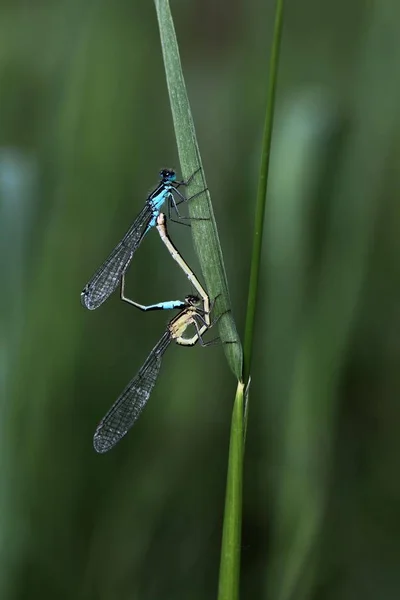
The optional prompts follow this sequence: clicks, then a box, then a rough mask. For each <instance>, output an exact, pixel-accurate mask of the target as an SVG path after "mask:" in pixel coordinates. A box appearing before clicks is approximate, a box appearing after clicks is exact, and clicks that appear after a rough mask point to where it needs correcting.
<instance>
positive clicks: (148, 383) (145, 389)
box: [93, 330, 172, 453]
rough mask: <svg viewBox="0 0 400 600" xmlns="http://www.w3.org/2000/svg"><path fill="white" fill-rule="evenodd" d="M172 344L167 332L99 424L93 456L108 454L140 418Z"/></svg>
mask: <svg viewBox="0 0 400 600" xmlns="http://www.w3.org/2000/svg"><path fill="white" fill-rule="evenodd" d="M171 341H172V337H171V334H170V332H169V330H167V331H166V332H165V333H164V335H163V337H162V338H161V339H160V341H159V342H158V343H157V344H156V346H154V348H153V350H152V351H151V352H150V354H149V356H148V358H147V359H146V361H145V363H144V364H143V366H142V367H141V369H140V371H139V372H138V373H137V375H136V376H135V377H134V378H133V379H132V381H130V383H128V385H127V386H126V388H125V389H124V391H123V392H122V394H121V395H120V397H119V398H118V400H116V401H115V402H114V404H113V405H112V407H111V408H110V410H109V411H108V413H107V414H106V415H105V417H104V418H103V419H102V420H101V421H100V423H99V424H98V426H97V429H96V431H95V434H94V437H93V446H94V449H95V450H96V452H100V453H104V452H107V451H108V450H111V448H113V446H115V444H117V443H118V442H119V441H120V439H121V438H123V437H124V435H125V434H126V433H127V432H128V431H129V429H130V428H131V427H132V425H133V424H134V423H135V421H136V419H137V418H138V417H139V416H140V414H141V412H142V410H143V409H144V407H145V406H146V404H147V401H148V399H149V397H150V394H151V392H152V391H153V388H154V385H155V383H156V381H157V377H158V373H159V371H160V367H161V360H162V356H163V354H164V352H165V350H166V349H167V348H168V346H169V344H170V343H171Z"/></svg>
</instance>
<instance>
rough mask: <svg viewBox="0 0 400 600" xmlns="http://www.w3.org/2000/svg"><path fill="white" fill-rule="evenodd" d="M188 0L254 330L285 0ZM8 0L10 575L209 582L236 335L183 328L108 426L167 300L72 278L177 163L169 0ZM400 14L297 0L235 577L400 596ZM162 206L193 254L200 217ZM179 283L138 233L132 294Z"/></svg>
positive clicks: (219, 181) (235, 303)
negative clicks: (132, 405)
mask: <svg viewBox="0 0 400 600" xmlns="http://www.w3.org/2000/svg"><path fill="white" fill-rule="evenodd" d="M321 7H323V10H321ZM172 9H173V12H174V22H175V26H176V30H177V35H178V39H179V46H180V52H181V56H182V61H183V65H184V72H185V80H186V85H187V89H188V96H189V98H190V103H191V110H192V112H193V118H194V121H195V123H196V136H197V138H198V140H199V145H200V147H201V150H202V158H203V160H204V169H205V172H206V173H207V184H208V186H209V188H210V190H211V192H212V198H213V210H214V212H215V217H216V220H217V222H218V233H219V236H220V239H221V245H222V248H223V250H224V263H225V269H226V273H227V276H228V280H229V291H230V298H231V302H232V309H233V313H234V315H235V318H236V322H237V323H238V329H239V331H241V330H242V328H243V329H244V327H245V323H244V315H245V312H246V293H247V281H248V277H249V272H248V271H249V264H250V259H251V245H252V233H253V223H254V202H253V198H254V197H255V196H256V194H257V189H256V187H257V175H258V173H257V168H258V161H259V152H260V150H259V149H260V146H261V143H262V129H263V122H262V121H263V112H264V110H265V109H264V106H265V87H266V85H265V82H266V77H267V75H268V74H266V73H265V69H266V61H267V60H268V57H269V55H270V47H271V40H272V28H273V22H274V3H265V2H258V3H253V4H252V5H251V6H250V5H248V4H246V8H245V10H243V7H242V6H241V5H240V4H238V3H230V4H229V6H228V5H227V4H226V3H218V2H217V3H215V2H214V3H196V2H191V3H188V2H180V3H179V2H176V3H174V4H173V5H172ZM0 16H1V18H0V52H1V56H2V60H1V61H0V80H1V86H0V118H1V123H2V126H1V128H0V245H1V252H0V257H1V258H0V281H1V300H0V302H1V307H2V310H1V314H0V318H1V323H0V327H1V329H0V384H1V394H0V428H1V431H0V445H1V448H0V464H1V469H0V474H1V475H0V514H1V515H2V519H1V526H0V540H1V545H0V557H1V569H0V598H4V599H6V600H22V599H25V598H28V597H29V598H30V599H33V600H35V599H36V598H40V599H41V600H47V599H50V598H51V599H52V600H53V599H54V598H60V599H65V600H67V599H68V600H69V599H72V598H85V600H86V599H92V598H93V599H98V598H101V599H102V600H111V599H112V600H115V598H140V600H153V599H155V598H157V599H158V598H166V599H167V600H174V599H175V598H176V599H182V598H185V599H187V600H204V599H205V598H215V596H216V590H217V587H218V564H219V559H220V548H221V533H222V532H221V529H222V526H221V523H222V511H223V506H224V495H225V491H226V489H225V484H226V470H227V465H226V462H227V454H228V446H229V421H230V416H231V410H232V396H233V393H234V390H233V388H232V384H233V379H232V374H231V372H230V370H229V369H228V368H226V360H225V357H224V355H223V352H222V351H221V348H220V347H219V348H218V347H215V348H207V349H202V348H200V347H196V348H193V349H191V350H188V349H183V348H179V347H173V348H171V351H170V352H169V355H168V356H166V358H165V362H164V363H163V367H162V370H161V373H160V379H159V381H158V383H157V385H156V387H155V390H154V393H153V395H152V398H151V402H149V404H148V406H147V407H146V410H145V411H144V414H143V415H142V416H141V418H140V421H139V422H138V424H137V425H136V426H135V428H134V430H133V431H132V432H131V433H130V434H129V435H128V436H126V438H125V439H124V440H123V441H122V442H121V444H120V445H119V446H118V447H117V448H116V449H115V451H114V452H112V453H110V454H109V455H105V456H101V457H99V456H97V455H96V454H95V453H94V451H93V448H92V435H93V432H94V429H95V426H96V423H97V421H98V420H99V419H100V418H101V416H102V415H103V414H104V413H105V411H106V410H107V409H108V408H109V406H110V404H111V403H112V402H113V400H114V399H115V398H116V397H117V396H118V394H119V393H120V392H121V390H122V389H123V387H124V386H125V385H126V383H127V382H128V381H129V379H130V378H131V377H132V376H133V375H134V374H135V373H136V372H137V369H138V368H139V367H140V365H141V364H142V363H143V360H144V359H145V357H146V356H147V354H148V352H149V350H150V349H151V348H152V347H153V345H154V343H155V342H156V341H157V340H158V338H159V336H160V335H161V333H162V332H163V331H164V329H165V323H166V321H168V319H169V316H168V315H165V314H164V315H163V314H149V315H143V314H142V313H140V312H139V311H137V312H135V311H134V310H133V309H132V308H131V307H129V306H124V305H122V304H121V303H120V301H119V299H118V298H117V297H115V298H111V299H110V300H109V301H107V302H106V303H105V305H104V306H103V307H101V309H99V310H98V311H95V312H94V313H89V312H88V311H85V310H84V309H83V308H82V307H81V306H80V303H79V294H80V291H81V289H82V287H83V285H84V284H85V283H86V281H87V279H88V277H89V276H90V275H91V274H92V272H93V270H94V269H95V268H96V267H97V266H98V264H99V262H100V261H101V260H102V259H103V258H105V256H106V255H107V253H108V252H109V250H110V248H111V247H112V246H113V244H115V243H116V242H117V241H118V240H119V239H120V237H121V236H122V235H123V233H124V232H125V230H126V228H127V226H128V224H129V223H130V222H131V221H132V220H133V219H134V217H135V216H136V214H137V213H138V212H139V210H140V208H141V207H142V206H143V201H144V199H145V197H146V195H147V193H148V191H149V190H150V189H151V188H152V186H153V185H154V184H155V183H156V181H157V172H158V170H159V169H160V168H162V167H174V166H175V167H177V166H178V165H179V162H178V157H177V155H176V142H175V132H174V129H173V124H172V120H171V112H170V108H169V102H168V89H167V86H166V84H165V72H164V67H163V64H162V59H161V53H160V38H159V33H158V30H157V21H156V18H155V12H154V5H153V3H151V2H140V1H139V3H132V2H131V0H122V1H121V2H111V0H106V1H104V2H100V3H93V2H89V3H82V2H77V1H72V2H66V1H65V0H60V1H59V2H53V3H50V2H35V3H34V8H33V7H31V6H30V4H29V3H18V2H14V3H10V2H2V3H1V4H0ZM399 22H400V5H399V3H398V2H397V1H395V0H388V2H380V3H378V2H376V3H372V4H371V3H360V2H355V3H349V2H345V1H344V0H340V1H339V2H335V3H323V4H321V3H320V2H319V3H318V2H316V0H309V1H308V2H302V3H301V5H300V4H298V3H291V4H290V6H289V4H288V3H286V5H285V27H284V31H283V45H282V55H281V60H280V67H279V89H278V96H277V102H276V107H277V110H276V115H275V121H274V132H273V140H272V142H273V143H272V154H271V163H270V175H269V181H268V196H267V203H266V206H265V224H264V228H265V231H264V241H263V246H262V250H261V262H260V266H261V268H260V279H259V291H260V295H259V302H258V306H257V317H256V326H255V345H254V351H253V359H252V361H251V373H252V383H251V392H250V393H251V407H250V411H249V419H248V427H247V441H246V453H245V460H246V468H245V478H244V487H243V489H244V494H243V541H242V544H241V547H240V550H241V577H240V579H241V595H242V597H243V598H271V599H282V600H283V599H288V598H290V599H291V600H292V599H294V598H296V600H299V599H300V600H305V599H307V600H309V599H310V600H311V599H312V598H315V599H318V598H322V597H323V598H324V600H339V599H340V600H343V599H345V598H352V599H353V598H361V597H362V598H363V599H366V600H369V599H371V600H372V599H375V598H384V599H385V600H386V599H388V600H391V599H395V598H397V597H398V596H399V589H400V585H399V577H398V558H397V557H398V555H399V535H398V506H399V498H400V484H399V478H398V476H397V474H398V471H399V456H400V448H399V443H400V442H399V435H398V422H399V418H400V414H399V402H398V398H399V393H400V375H399V374H400V370H399V368H398V365H399V362H400V347H399V344H398V338H399V335H398V331H399V326H400V313H399V310H398V306H399V303H400V278H399V268H398V264H399V260H398V257H399V256H400V242H399V240H400V237H399V235H398V230H399V210H398V195H399V194H398V192H399V189H400V179H399V170H398V154H399V148H398V146H399V142H398V133H397V132H398V130H399V111H398V106H399V104H400V81H399V78H400V69H399V64H400V57H399V52H400V50H399V48H400V47H399V44H398V33H399V32H398V23H399ZM188 139H189V138H188ZM178 141H179V140H178ZM190 152H192V150H190V149H189V150H188V158H187V160H188V161H189V160H190V161H193V160H196V161H197V160H199V159H198V158H197V157H195V159H193V157H191V155H190ZM179 153H182V156H180V159H181V160H182V170H183V176H184V177H186V176H188V175H190V174H191V169H192V165H191V164H186V165H185V163H184V159H185V156H183V155H186V151H183V152H182V149H181V150H179ZM194 185H196V186H197V185H198V186H199V187H198V188H197V189H199V190H200V189H201V182H199V181H198V180H197V179H196V180H195V181H194ZM190 192H191V193H194V192H195V189H194V186H193V187H192V188H191V190H190ZM197 201H199V202H201V203H204V204H197ZM192 207H193V208H192ZM203 209H204V210H208V197H207V196H206V195H202V196H199V197H198V198H195V199H194V200H193V202H192V203H191V207H190V210H193V211H199V216H202V214H201V213H200V210H203ZM200 225H201V223H200ZM211 226H213V222H212V223H211ZM193 229H194V231H196V229H197V231H199V232H201V231H202V229H201V227H199V228H197V225H196V226H195V227H194V228H193ZM170 233H171V235H172V236H173V239H174V241H175V242H176V244H177V247H178V248H179V250H180V251H181V252H182V254H183V255H184V256H185V257H187V259H188V262H189V264H191V265H193V268H194V270H195V272H197V271H199V273H200V269H198V266H201V268H202V270H203V267H204V265H203V263H201V265H196V260H197V255H196V254H197V252H198V246H199V244H198V243H197V242H196V241H195V249H196V253H195V252H193V248H192V240H191V236H190V235H189V230H188V228H185V227H179V226H176V227H173V226H172V225H171V228H170ZM197 235H201V233H199V234H195V237H196V236H197ZM213 252H215V249H214V250H213ZM215 256H217V258H218V254H215ZM207 260H211V258H210V257H208V259H207ZM218 260H219V258H218ZM200 261H202V258H201V256H200ZM221 264H222V263H221ZM203 275H204V279H205V282H206V284H207V285H209V281H208V279H207V278H208V277H209V276H208V275H207V273H206V270H204V273H203ZM220 277H221V281H224V280H225V274H221V273H220ZM216 284H217V282H216V283H215V285H216ZM219 285H220V284H219V283H218V286H219ZM187 287H188V286H187V281H186V279H185V278H184V277H183V276H182V274H181V273H180V272H179V269H177V268H176V265H174V264H173V261H172V260H170V259H169V257H168V256H167V257H166V255H165V248H163V247H162V244H160V242H159V240H158V237H157V235H156V234H154V235H152V234H149V235H148V236H147V239H146V240H145V241H144V242H143V244H142V246H141V248H140V249H139V251H138V253H137V256H136V257H135V261H133V263H132V267H131V268H130V271H129V276H128V290H127V292H128V294H129V295H130V296H131V297H133V298H135V299H137V300H138V301H141V302H146V303H148V302H153V301H154V302H157V301H159V300H163V299H166V298H175V297H176V298H180V297H182V296H184V295H185V294H186V293H188V292H190V290H188V289H187ZM214 291H215V292H218V289H216V290H214ZM218 310H220V307H218ZM229 322H230V320H229V319H226V320H225V324H224V327H226V326H227V324H228V326H229ZM222 334H223V333H221V335H222ZM237 347H239V346H238V345H237ZM233 362H234V363H235V364H236V365H238V364H239V361H238V360H237V358H234V359H233ZM231 363H232V361H231ZM236 368H237V367H236ZM236 407H238V404H236ZM240 412H241V407H240ZM235 414H236V413H235ZM239 439H240V438H239V437H238V438H236V442H238V441H239ZM231 447H232V446H231ZM236 458H237V460H238V461H239V460H241V459H240V455H239V453H236ZM230 473H231V471H230ZM228 481H231V480H228ZM236 481H237V480H236ZM231 483H232V481H231ZM228 489H229V485H228ZM235 489H236V490H238V489H241V486H237V487H236V488H235ZM227 514H229V513H228V512H227ZM236 514H237V513H236ZM234 524H236V525H237V521H235V523H234ZM231 531H232V532H234V529H232V530H231ZM236 551H237V552H238V551H239V547H238V546H236ZM236 575H237V572H236ZM236 587H237V586H236ZM235 589H236V588H235Z"/></svg>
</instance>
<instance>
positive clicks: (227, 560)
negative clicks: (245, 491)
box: [218, 382, 244, 600]
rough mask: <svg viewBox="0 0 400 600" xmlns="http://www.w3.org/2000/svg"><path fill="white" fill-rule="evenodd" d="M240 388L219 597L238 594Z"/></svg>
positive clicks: (230, 598) (234, 599)
mask: <svg viewBox="0 0 400 600" xmlns="http://www.w3.org/2000/svg"><path fill="white" fill-rule="evenodd" d="M243 392H244V384H243V383H240V382H239V383H238V387H237V390H236V396H235V403H234V405H233V412H232V422H231V437H230V444H229V462H228V475H227V482H226V496H225V513H224V525H223V532H222V550H221V563H220V571H219V587H218V600H238V598H239V583H240V549H241V539H242V485H243V447H244V429H243V411H244V406H243V396H244V393H243Z"/></svg>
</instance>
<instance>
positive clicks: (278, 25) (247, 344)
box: [243, 0, 283, 382]
mask: <svg viewBox="0 0 400 600" xmlns="http://www.w3.org/2000/svg"><path fill="white" fill-rule="evenodd" d="M282 22H283V0H277V2H276V12H275V24H274V35H273V40H272V51H271V58H270V65H269V82H268V98H267V109H266V116H265V125H264V136H263V148H262V153H261V167H260V178H259V182H258V192H257V203H256V214H255V220H254V234H253V250H252V258H251V267H250V281H249V291H248V298H247V312H246V324H245V333H244V365H243V381H245V382H247V380H248V378H249V376H250V371H251V362H252V355H253V340H254V323H255V316H256V308H257V293H258V281H259V275H260V262H261V248H262V237H263V229H264V215H265V203H266V195H267V184H268V172H269V160H270V155H271V139H272V128H273V118H274V108H275V96H276V82H277V76H278V64H279V50H280V43H281V37H282Z"/></svg>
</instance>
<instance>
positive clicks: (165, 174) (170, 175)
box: [160, 169, 176, 181]
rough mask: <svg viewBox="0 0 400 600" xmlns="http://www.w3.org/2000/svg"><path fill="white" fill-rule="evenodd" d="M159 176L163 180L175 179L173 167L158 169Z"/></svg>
mask: <svg viewBox="0 0 400 600" xmlns="http://www.w3.org/2000/svg"><path fill="white" fill-rule="evenodd" d="M160 177H161V179H162V180H163V181H175V180H176V173H175V171H174V170H173V169H163V170H162V171H160Z"/></svg>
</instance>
